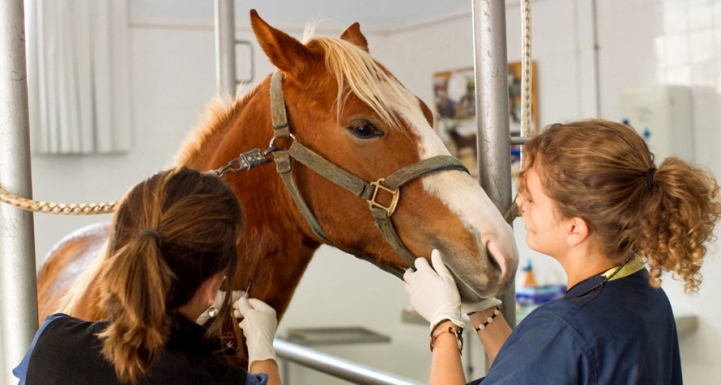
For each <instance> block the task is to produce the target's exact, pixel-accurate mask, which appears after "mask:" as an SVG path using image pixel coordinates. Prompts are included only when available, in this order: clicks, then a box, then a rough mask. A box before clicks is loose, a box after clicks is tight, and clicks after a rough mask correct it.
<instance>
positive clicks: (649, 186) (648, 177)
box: [646, 167, 656, 191]
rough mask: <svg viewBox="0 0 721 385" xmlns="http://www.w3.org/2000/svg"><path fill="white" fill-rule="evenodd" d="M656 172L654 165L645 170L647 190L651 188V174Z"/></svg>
mask: <svg viewBox="0 0 721 385" xmlns="http://www.w3.org/2000/svg"><path fill="white" fill-rule="evenodd" d="M655 173H656V167H651V168H649V169H648V171H646V187H647V188H648V191H651V190H653V174H655Z"/></svg>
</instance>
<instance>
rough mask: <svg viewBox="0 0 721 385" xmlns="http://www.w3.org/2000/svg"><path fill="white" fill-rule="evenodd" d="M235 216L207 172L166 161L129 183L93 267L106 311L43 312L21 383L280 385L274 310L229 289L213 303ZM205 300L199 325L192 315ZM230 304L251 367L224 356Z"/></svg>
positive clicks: (237, 224) (234, 204) (229, 257)
mask: <svg viewBox="0 0 721 385" xmlns="http://www.w3.org/2000/svg"><path fill="white" fill-rule="evenodd" d="M243 224H244V223H243V213H242V211H241V208H240V205H239V203H238V201H237V199H236V197H235V195H234V194H233V192H232V191H231V189H230V187H229V186H228V185H227V184H226V183H225V182H223V181H222V180H220V179H219V178H217V177H216V176H214V175H211V174H204V173H200V172H198V171H194V170H189V169H185V168H180V169H173V170H169V171H165V172H161V173H158V174H156V175H154V176H152V177H150V178H149V179H146V180H144V181H143V182H141V183H139V184H138V185H136V186H135V187H133V188H132V189H131V190H130V191H129V192H128V193H127V194H126V196H125V197H124V198H123V199H122V202H121V203H120V206H119V207H118V209H117V212H116V213H115V216H114V218H113V227H112V228H113V230H114V232H113V237H112V240H111V243H110V245H109V252H108V255H107V256H106V257H105V261H104V262H103V265H102V267H101V270H100V276H101V282H102V284H101V291H100V296H101V304H102V306H103V307H104V308H105V309H106V310H107V314H108V318H107V320H104V321H99V322H85V321H82V320H79V319H76V318H72V317H69V316H67V315H64V314H55V315H52V316H50V317H48V319H47V320H46V321H45V322H44V323H43V325H42V326H41V327H40V330H39V331H38V333H37V335H36V336H35V340H34V341H33V343H32V345H31V347H30V349H29V350H28V353H27V354H26V356H25V358H24V359H23V362H22V363H21V364H20V366H18V367H17V368H16V369H15V370H14V373H15V375H16V376H17V377H18V378H20V384H28V385H30V384H46V385H47V384H58V385H60V384H75V385H78V384H128V383H130V384H266V383H267V384H280V377H279V375H278V367H277V364H276V362H275V354H274V352H273V351H272V339H273V336H274V334H275V328H276V318H275V312H274V311H273V309H272V308H270V307H269V306H267V305H265V304H264V303H262V302H260V301H258V300H255V299H246V298H242V299H240V300H238V301H237V302H236V304H235V306H233V305H232V304H231V302H232V296H230V295H229V296H218V298H222V301H219V302H220V303H214V302H215V299H216V293H217V292H218V290H219V288H220V286H221V283H223V281H224V280H225V281H226V282H225V284H226V285H227V286H228V287H231V286H232V282H230V280H231V279H232V277H233V276H234V274H233V273H234V271H235V267H236V261H237V255H236V247H235V245H236V239H237V237H238V235H239V234H240V232H241V231H242V227H243ZM211 305H212V307H213V309H212V311H211V312H210V313H212V314H211V315H213V316H214V317H213V318H212V321H210V324H209V327H208V328H207V329H206V328H205V327H203V326H200V325H198V324H196V322H195V321H196V320H198V318H199V317H200V316H201V314H203V313H204V312H207V309H208V308H209V307H210V306H211ZM234 307H235V308H236V311H237V312H238V313H237V314H236V315H237V316H244V320H243V322H242V323H241V327H244V328H245V334H246V335H247V336H248V339H247V344H248V350H249V352H250V357H249V360H250V373H248V372H246V370H245V369H243V368H241V367H239V366H237V365H234V364H232V363H230V362H229V361H228V359H227V358H226V356H225V355H226V354H232V353H233V351H234V349H231V348H228V343H227V342H225V341H227V339H228V338H229V337H230V338H235V339H236V341H238V339H237V335H233V336H227V335H222V334H221V330H229V329H230V328H231V327H232V329H233V330H235V327H233V324H234V323H235V322H236V321H235V320H234V318H233V314H232V313H233V311H234V309H233V308H234ZM261 329H262V330H261ZM233 334H235V333H233ZM268 340H270V341H268ZM251 373H262V374H251Z"/></svg>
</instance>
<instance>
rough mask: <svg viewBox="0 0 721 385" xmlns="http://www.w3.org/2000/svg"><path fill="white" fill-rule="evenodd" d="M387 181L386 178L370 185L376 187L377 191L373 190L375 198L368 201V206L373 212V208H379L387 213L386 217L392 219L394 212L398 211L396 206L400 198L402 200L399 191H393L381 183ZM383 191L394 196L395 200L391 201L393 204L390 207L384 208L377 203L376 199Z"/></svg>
mask: <svg viewBox="0 0 721 385" xmlns="http://www.w3.org/2000/svg"><path fill="white" fill-rule="evenodd" d="M383 181H385V179H384V178H380V179H378V180H377V181H375V182H371V183H370V185H371V186H374V187H375V189H373V196H372V197H371V199H368V200H366V202H368V206H370V208H371V210H372V209H373V207H378V208H381V209H383V210H385V211H386V216H387V217H389V218H390V216H391V215H393V212H394V211H396V205H398V198H400V193H399V189H395V190H391V189H389V188H388V187H386V186H383V185H382V184H381V182H383ZM379 189H380V190H383V191H386V192H388V193H390V194H391V195H393V199H392V200H391V204H390V205H389V206H387V207H386V206H383V205H382V204H380V203H378V202H377V201H376V197H377V196H378V190H379Z"/></svg>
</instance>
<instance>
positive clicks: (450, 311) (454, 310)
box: [403, 250, 465, 330]
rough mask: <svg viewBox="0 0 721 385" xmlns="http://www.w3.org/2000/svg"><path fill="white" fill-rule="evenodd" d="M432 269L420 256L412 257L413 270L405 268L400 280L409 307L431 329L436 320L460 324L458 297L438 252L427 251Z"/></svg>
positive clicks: (454, 283) (459, 302)
mask: <svg viewBox="0 0 721 385" xmlns="http://www.w3.org/2000/svg"><path fill="white" fill-rule="evenodd" d="M431 262H432V263H433V269H435V271H434V270H433V269H432V268H431V267H430V266H429V265H428V261H426V260H425V259H423V258H417V259H416V269H417V270H416V271H415V272H414V271H413V269H408V270H406V272H405V274H403V280H404V281H406V285H405V289H406V293H408V297H409V298H410V301H411V305H412V306H413V308H414V309H415V310H416V312H418V314H420V315H421V316H423V318H425V319H426V320H428V321H429V322H430V323H431V330H433V327H434V326H436V325H437V324H438V322H440V321H442V320H444V319H448V320H450V321H451V322H453V323H454V324H456V325H458V326H460V327H464V326H465V325H464V323H463V321H461V311H460V309H461V296H460V294H459V293H458V287H457V286H456V282H455V281H454V280H453V277H452V276H451V273H450V272H449V271H448V269H446V266H445V265H444V264H443V257H442V256H441V253H440V251H438V250H433V252H432V253H431Z"/></svg>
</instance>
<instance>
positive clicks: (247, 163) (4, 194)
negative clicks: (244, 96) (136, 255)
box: [0, 142, 278, 215]
mask: <svg viewBox="0 0 721 385" xmlns="http://www.w3.org/2000/svg"><path fill="white" fill-rule="evenodd" d="M277 150H278V147H276V146H274V145H273V143H272V142H271V146H270V147H269V148H268V149H266V150H265V151H260V150H259V149H257V148H255V149H253V150H250V151H248V152H244V153H242V154H240V156H239V157H237V158H235V159H233V160H231V161H230V162H228V164H227V165H226V166H223V167H221V168H219V169H217V170H212V171H211V172H214V173H215V174H216V175H217V176H218V177H220V178H222V177H223V176H225V174H227V173H229V172H239V171H245V170H250V169H252V168H254V167H258V166H261V165H264V164H266V163H269V162H271V161H273V156H272V153H273V152H275V151H277ZM0 202H5V203H7V204H9V205H11V206H15V207H17V208H19V209H22V210H25V211H32V212H35V213H45V214H57V215H96V214H111V213H113V212H115V209H116V207H117V206H118V201H113V202H100V203H52V202H43V201H36V200H32V199H27V198H23V197H19V196H17V195H15V194H13V193H11V192H9V191H7V190H5V189H4V188H3V187H2V186H0Z"/></svg>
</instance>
